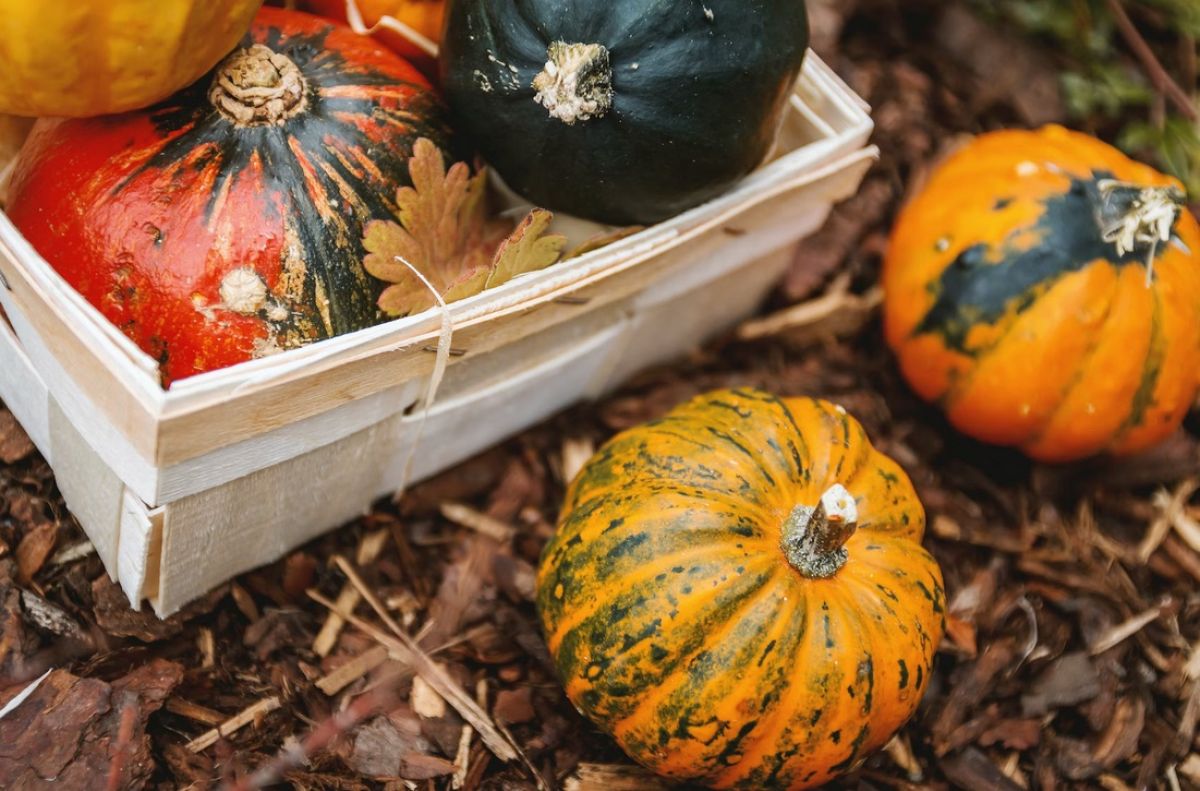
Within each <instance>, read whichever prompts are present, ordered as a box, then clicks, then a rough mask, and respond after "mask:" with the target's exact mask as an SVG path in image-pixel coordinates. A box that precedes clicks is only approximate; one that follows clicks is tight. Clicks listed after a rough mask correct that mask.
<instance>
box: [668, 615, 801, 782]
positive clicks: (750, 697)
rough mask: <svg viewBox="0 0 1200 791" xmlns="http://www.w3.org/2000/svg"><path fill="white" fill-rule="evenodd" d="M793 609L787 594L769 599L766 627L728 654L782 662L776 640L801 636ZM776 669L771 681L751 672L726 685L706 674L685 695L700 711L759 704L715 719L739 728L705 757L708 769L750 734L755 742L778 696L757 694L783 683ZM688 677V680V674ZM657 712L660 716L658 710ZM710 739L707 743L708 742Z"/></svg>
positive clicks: (780, 671)
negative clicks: (735, 703) (701, 682)
mask: <svg viewBox="0 0 1200 791" xmlns="http://www.w3.org/2000/svg"><path fill="white" fill-rule="evenodd" d="M800 599H801V600H803V596H801V597H800ZM795 610H796V600H795V599H790V598H788V597H787V596H779V597H778V598H777V599H776V601H774V602H769V603H768V606H767V612H766V617H765V619H764V620H765V621H766V622H767V628H766V629H763V630H761V632H760V633H757V634H755V635H754V637H753V640H752V641H744V642H743V644H742V645H741V646H739V647H737V648H736V649H733V650H732V651H731V653H733V654H734V655H735V657H738V658H741V659H743V660H745V659H751V660H752V658H753V657H754V656H758V657H759V659H758V663H759V667H761V666H762V664H763V662H764V661H765V660H766V659H768V658H769V657H770V658H777V659H778V658H784V659H782V661H784V662H786V661H787V660H786V657H787V656H788V654H787V652H786V651H783V650H781V646H780V640H781V639H783V638H785V637H788V636H789V635H791V639H790V643H785V644H784V646H785V647H794V645H795V644H797V643H798V642H799V641H800V640H802V639H803V635H804V632H805V625H804V624H801V625H800V628H798V629H797V627H796V624H795V621H794V615H795ZM749 618H750V616H749V615H747V619H746V620H747V621H749ZM719 648H720V649H721V650H728V649H729V648H730V644H729V641H723V642H722V643H721V644H720V646H719ZM772 654H773V657H772ZM722 664H723V665H724V664H729V665H733V666H741V665H742V662H740V661H737V659H735V660H734V661H732V662H728V663H722ZM678 666H679V662H678V661H676V662H673V663H672V664H671V665H670V666H667V667H664V668H662V669H661V676H664V677H665V676H667V675H669V674H671V673H674V672H675V671H676V669H677V668H678ZM777 672H778V675H779V676H780V677H779V678H778V679H775V680H774V682H772V680H771V679H770V678H764V677H762V676H759V675H756V674H754V673H744V674H740V675H738V676H737V677H735V678H733V680H732V682H731V683H730V684H729V686H723V685H722V683H721V682H722V681H723V680H724V678H723V677H722V676H721V675H718V676H716V677H710V678H708V679H706V680H705V683H704V685H703V687H702V688H700V689H699V690H696V691H695V693H694V694H692V695H688V696H687V700H688V701H689V703H690V704H692V706H693V708H697V709H701V710H704V709H708V710H713V711H716V710H720V709H721V708H722V707H721V703H723V702H724V703H728V702H731V701H735V700H738V699H739V698H740V700H741V702H742V704H746V703H749V702H750V701H753V702H754V705H755V706H762V708H755V709H750V708H748V707H746V706H745V705H738V707H737V708H738V719H729V720H724V719H720V720H719V722H720V723H722V724H729V725H740V726H741V727H740V729H739V731H738V733H737V735H736V736H734V737H733V738H731V739H729V740H728V741H727V742H726V743H725V745H724V747H723V748H722V750H721V753H720V754H718V755H716V756H711V757H706V758H705V760H704V763H705V764H715V765H714V766H711V767H710V770H711V771H717V770H719V769H722V768H724V767H721V766H720V762H722V761H725V760H726V759H728V758H729V757H730V756H731V755H733V754H734V753H735V750H737V748H739V747H743V748H744V747H745V745H746V743H747V740H748V739H751V737H754V739H753V740H752V741H751V743H754V742H756V741H757V737H756V736H755V734H756V733H757V732H758V731H759V730H760V729H761V726H762V723H763V720H764V719H765V718H766V717H768V716H769V712H770V711H771V710H772V709H773V708H774V707H775V706H776V705H777V701H778V698H779V696H777V695H776V696H772V695H771V694H770V689H768V690H767V694H765V695H763V694H761V693H762V691H763V689H764V688H765V687H775V686H777V685H782V684H785V683H786V677H787V670H786V669H783V668H777ZM688 678H689V680H690V679H691V676H689V677H688ZM714 685H715V687H716V688H715V689H714V688H713V687H714ZM706 698H708V699H713V700H714V703H713V704H711V705H708V706H705V705H703V703H702V701H703V700H705V699H706ZM657 713H658V714H660V715H661V714H662V711H661V709H660V710H659V711H658V712H657ZM687 715H688V713H685V716H687ZM667 719H668V718H667V717H665V716H658V717H656V718H655V720H656V721H658V722H659V723H660V727H661V726H662V724H665V721H666V720H667ZM680 729H683V723H682V722H680ZM675 735H676V736H679V731H678V730H677V731H676V732H675ZM721 737H722V733H721V732H718V733H716V734H714V736H713V738H712V740H711V741H716V740H717V739H719V738H721ZM711 741H710V742H708V743H711ZM708 743H706V745H705V746H707V744H708ZM741 753H742V755H743V758H744V753H745V750H741ZM685 760H686V758H685ZM699 763H700V761H699V757H697V759H696V761H695V764H696V765H698V764H699ZM660 768H661V767H660ZM690 768H691V767H689V774H691V775H694V774H695V772H693V771H690Z"/></svg>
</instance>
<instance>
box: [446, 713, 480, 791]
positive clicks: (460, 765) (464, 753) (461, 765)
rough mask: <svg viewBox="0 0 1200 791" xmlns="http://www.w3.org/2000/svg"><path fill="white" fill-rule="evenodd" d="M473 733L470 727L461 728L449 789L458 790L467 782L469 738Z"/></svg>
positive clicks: (469, 764) (469, 758)
mask: <svg viewBox="0 0 1200 791" xmlns="http://www.w3.org/2000/svg"><path fill="white" fill-rule="evenodd" d="M474 733H475V731H474V730H472V729H471V726H470V725H463V726H462V733H461V734H460V735H459V737H458V752H457V753H455V755H454V775H453V776H452V777H451V778H450V787H451V788H453V789H455V791H457V789H460V788H462V787H463V783H465V782H467V772H469V771H470V770H471V736H472V735H474Z"/></svg>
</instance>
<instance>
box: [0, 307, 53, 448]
mask: <svg viewBox="0 0 1200 791" xmlns="http://www.w3.org/2000/svg"><path fill="white" fill-rule="evenodd" d="M0 290H2V287H0ZM0 296H2V294H0ZM0 301H2V300H0ZM0 399H3V401H4V405H5V406H6V407H7V408H8V410H9V411H10V412H12V413H13V416H15V417H16V419H17V422H19V423H20V424H21V427H22V428H24V429H25V433H26V434H28V435H29V439H31V440H32V441H33V444H34V445H36V446H37V449H38V450H39V451H41V453H42V456H43V457H45V459H46V461H47V463H50V464H53V460H52V457H51V454H50V396H49V393H48V391H47V389H46V383H45V382H43V381H42V378H41V377H40V376H38V374H37V371H36V370H34V367H33V363H32V362H30V360H29V358H28V357H27V356H26V355H25V352H24V351H23V350H22V349H21V342H20V341H19V340H17V335H16V333H15V332H13V330H12V327H11V326H10V325H9V323H8V321H7V320H6V319H5V318H4V317H3V316H0Z"/></svg>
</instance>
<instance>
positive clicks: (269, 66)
mask: <svg viewBox="0 0 1200 791" xmlns="http://www.w3.org/2000/svg"><path fill="white" fill-rule="evenodd" d="M307 88H308V83H307V81H306V80H305V79H304V75H303V74H302V73H301V72H300V67H299V66H297V65H296V63H295V62H294V61H293V60H292V59H291V58H289V57H288V56H286V55H282V54H280V53H278V52H275V51H274V50H272V49H271V48H270V47H265V46H263V45H262V44H252V45H251V46H249V47H246V48H245V49H237V50H234V51H233V53H232V54H230V55H229V57H227V58H225V60H224V61H222V62H221V65H220V66H218V67H217V71H216V76H215V77H213V81H212V86H211V87H210V88H209V89H208V100H209V101H210V102H212V105H213V106H214V107H216V108H217V110H218V111H220V113H221V114H222V115H224V116H225V117H226V118H228V119H229V120H230V121H231V122H232V123H234V124H235V125H237V126H277V125H279V124H282V123H283V122H284V121H286V120H287V119H289V118H291V117H292V116H294V115H297V114H299V113H302V112H304V109H305V107H307V106H308V91H307Z"/></svg>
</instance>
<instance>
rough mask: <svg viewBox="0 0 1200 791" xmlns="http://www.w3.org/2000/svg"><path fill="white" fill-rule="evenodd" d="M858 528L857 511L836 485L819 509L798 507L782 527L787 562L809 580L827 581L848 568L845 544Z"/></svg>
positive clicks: (826, 493)
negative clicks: (845, 567) (846, 566)
mask: <svg viewBox="0 0 1200 791" xmlns="http://www.w3.org/2000/svg"><path fill="white" fill-rule="evenodd" d="M857 527H858V507H857V506H856V505H855V503H854V498H853V497H852V496H851V495H850V492H848V491H847V490H846V487H845V486H842V485H841V484H840V483H835V484H834V485H833V486H830V487H829V489H828V490H826V492H825V494H823V495H821V499H820V501H819V502H818V503H817V505H816V507H815V508H814V507H812V506H807V505H799V506H796V508H795V509H793V510H792V513H791V515H789V516H788V518H787V522H785V523H784V526H783V552H784V554H785V555H787V559H788V562H789V563H791V564H792V566H793V567H795V569H796V570H797V571H799V572H800V573H801V574H803V575H804V576H806V577H809V578H810V579H826V578H828V577H832V576H833V575H834V574H837V573H838V570H839V569H841V567H842V566H844V565H845V564H846V558H847V553H846V547H845V543H846V542H847V541H848V540H849V539H850V536H852V535H854V531H855V529H856V528H857Z"/></svg>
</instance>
